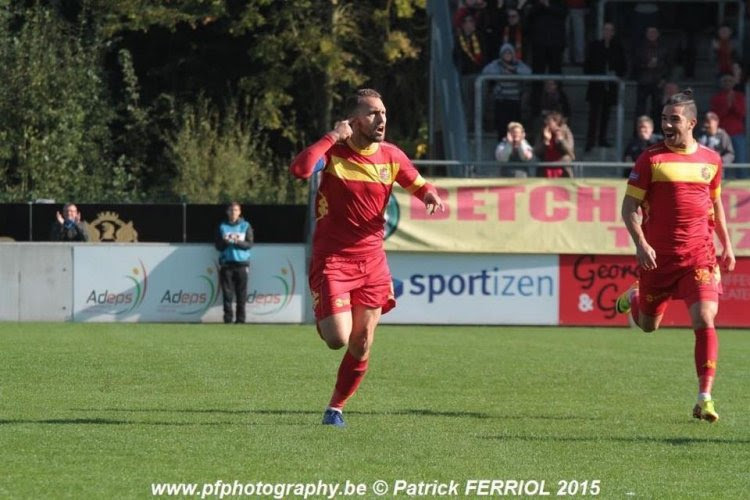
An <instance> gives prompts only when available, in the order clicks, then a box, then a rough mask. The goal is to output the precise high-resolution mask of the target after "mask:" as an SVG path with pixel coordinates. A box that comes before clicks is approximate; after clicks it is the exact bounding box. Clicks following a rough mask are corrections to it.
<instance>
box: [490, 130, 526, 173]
mask: <svg viewBox="0 0 750 500" xmlns="http://www.w3.org/2000/svg"><path fill="white" fill-rule="evenodd" d="M495 159H496V160H497V161H499V162H500V163H509V164H515V163H525V162H529V161H531V160H533V159H534V148H532V147H531V145H530V144H529V143H528V142H527V141H526V131H525V130H524V128H523V125H521V124H520V123H518V122H510V123H509V124H508V134H507V135H506V136H505V138H503V140H502V141H500V143H499V144H498V145H497V148H495ZM500 175H501V176H502V177H528V176H529V173H528V167H521V166H519V165H505V166H502V167H501V168H500Z"/></svg>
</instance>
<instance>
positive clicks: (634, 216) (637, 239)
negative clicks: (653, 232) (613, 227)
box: [622, 195, 656, 271]
mask: <svg viewBox="0 0 750 500" xmlns="http://www.w3.org/2000/svg"><path fill="white" fill-rule="evenodd" d="M640 206H641V201H640V200H639V199H637V198H634V197H632V196H628V195H625V198H623V200H622V220H623V221H624V222H625V227H626V228H627V229H628V233H630V237H631V238H632V239H633V243H635V254H636V258H637V259H638V264H639V265H640V266H641V267H642V268H643V269H646V270H649V271H651V270H653V269H656V252H655V251H654V249H653V248H651V245H649V244H648V242H647V241H646V236H645V235H644V234H643V229H641V220H640V219H641V216H640V214H639V213H638V210H639V208H640Z"/></svg>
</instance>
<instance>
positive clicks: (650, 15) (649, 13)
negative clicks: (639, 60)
mask: <svg viewBox="0 0 750 500" xmlns="http://www.w3.org/2000/svg"><path fill="white" fill-rule="evenodd" d="M631 5H632V4H631ZM631 9H632V11H631V12H632V15H631V16H630V20H629V22H628V23H627V27H628V29H627V30H626V32H627V33H628V35H629V36H630V51H631V54H635V53H637V52H638V50H639V48H640V46H641V44H642V43H643V36H644V34H645V33H646V30H647V29H648V28H649V27H650V26H661V13H660V12H659V5H658V4H657V3H656V2H638V3H636V4H635V5H632V7H631ZM633 69H634V68H633Z"/></svg>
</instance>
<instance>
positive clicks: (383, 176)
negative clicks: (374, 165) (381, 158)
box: [378, 165, 391, 182]
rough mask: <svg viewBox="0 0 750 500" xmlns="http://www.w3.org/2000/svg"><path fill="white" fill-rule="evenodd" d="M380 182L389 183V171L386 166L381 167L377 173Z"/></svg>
mask: <svg viewBox="0 0 750 500" xmlns="http://www.w3.org/2000/svg"><path fill="white" fill-rule="evenodd" d="M378 175H379V176H380V180H381V181H383V182H389V181H390V180H391V169H390V168H388V166H387V165H382V166H381V167H380V171H379V172H378Z"/></svg>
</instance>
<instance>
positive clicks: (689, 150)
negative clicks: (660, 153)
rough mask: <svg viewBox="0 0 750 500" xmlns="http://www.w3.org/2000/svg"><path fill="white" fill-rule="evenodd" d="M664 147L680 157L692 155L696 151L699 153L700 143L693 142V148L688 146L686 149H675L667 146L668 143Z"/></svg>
mask: <svg viewBox="0 0 750 500" xmlns="http://www.w3.org/2000/svg"><path fill="white" fill-rule="evenodd" d="M664 145H665V146H666V147H667V149H669V150H670V151H671V152H673V153H677V154H678V155H691V154H693V153H695V152H696V151H698V142H697V141H696V142H693V145H692V146H688V147H686V148H673V147H671V146H670V145H669V144H667V143H666V142H665V143H664Z"/></svg>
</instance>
